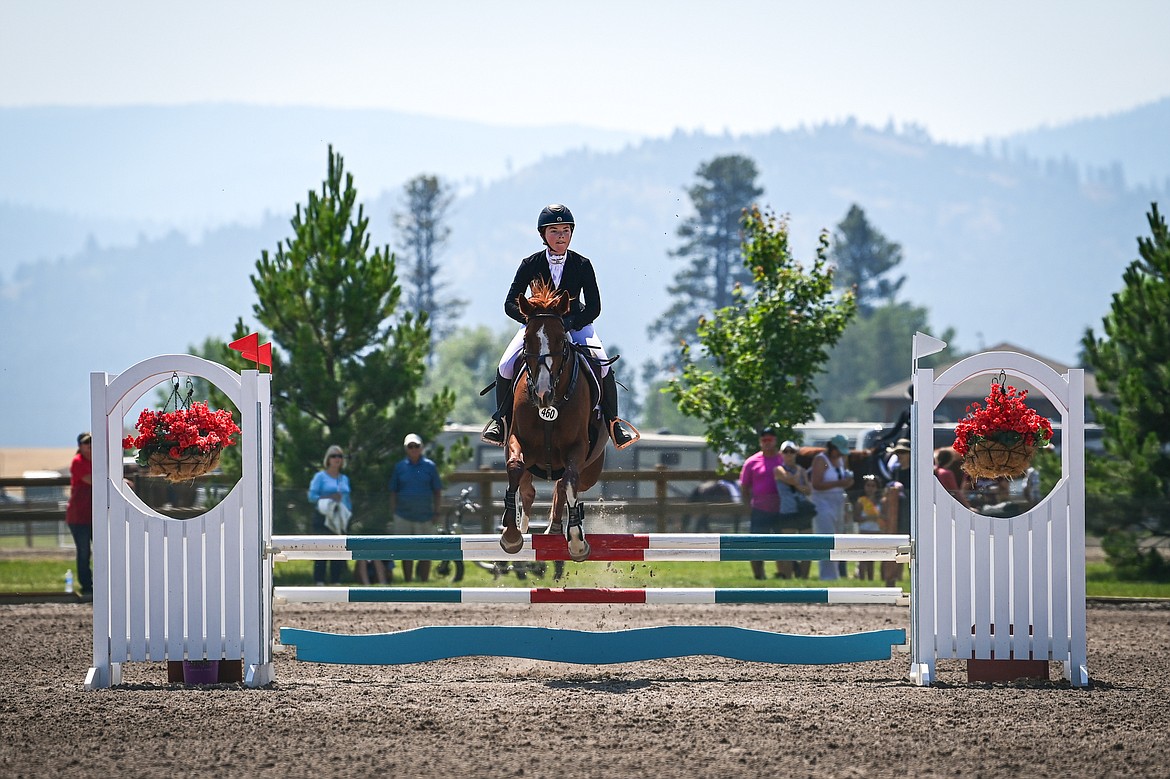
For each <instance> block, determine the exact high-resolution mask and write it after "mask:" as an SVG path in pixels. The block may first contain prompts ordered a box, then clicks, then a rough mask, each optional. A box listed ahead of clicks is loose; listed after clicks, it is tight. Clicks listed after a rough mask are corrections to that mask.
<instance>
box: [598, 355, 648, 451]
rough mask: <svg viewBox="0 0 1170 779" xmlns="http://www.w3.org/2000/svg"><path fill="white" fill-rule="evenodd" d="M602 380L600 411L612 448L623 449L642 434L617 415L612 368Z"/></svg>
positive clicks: (615, 387) (615, 388)
mask: <svg viewBox="0 0 1170 779" xmlns="http://www.w3.org/2000/svg"><path fill="white" fill-rule="evenodd" d="M603 381H604V384H605V388H604V391H603V392H602V393H601V394H602V398H601V413H602V414H603V415H604V416H605V426H606V428H607V429H608V430H609V437H610V438H611V439H612V440H613V446H614V448H615V449H625V448H626V447H627V446H629V445H630V444H632V443H634V442H635V441H637V440H638V439H639V438H641V437H642V434H641V433H639V432H638V431H637V429H636V428H635V427H634V426H633V425H631V424H630V423H629V422H627V421H626V420H624V419H622V418H620V417H619V416H618V399H617V379H615V378H614V375H613V371H612V370H611V371H609V372H608V373H606V374H605V379H604V380H603Z"/></svg>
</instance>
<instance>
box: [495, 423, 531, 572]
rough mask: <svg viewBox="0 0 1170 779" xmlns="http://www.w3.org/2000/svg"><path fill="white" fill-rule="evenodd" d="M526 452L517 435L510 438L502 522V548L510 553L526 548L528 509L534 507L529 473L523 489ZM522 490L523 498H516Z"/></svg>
mask: <svg viewBox="0 0 1170 779" xmlns="http://www.w3.org/2000/svg"><path fill="white" fill-rule="evenodd" d="M525 473H526V471H525V470H524V452H523V451H522V450H521V448H520V441H519V440H518V439H517V438H516V436H514V435H513V436H509V438H508V490H507V491H506V492H505V493H504V516H503V518H502V519H501V520H500V524H502V525H503V526H504V532H503V533H501V534H500V548H501V549H503V550H504V551H505V552H507V553H508V554H516V553H517V552H519V551H520V550H521V549H523V548H524V534H525V533H526V532H528V509H530V508H532V496H530V494H529V493H530V492H531V493H533V494H534V493H535V492H536V490H535V488H533V487H532V478H531V475H529V478H528V483H527V485H525V486H526V487H527V489H525V490H521V482H522V481H523V480H524V476H525ZM517 492H521V498H522V500H520V501H517V500H516V493H517Z"/></svg>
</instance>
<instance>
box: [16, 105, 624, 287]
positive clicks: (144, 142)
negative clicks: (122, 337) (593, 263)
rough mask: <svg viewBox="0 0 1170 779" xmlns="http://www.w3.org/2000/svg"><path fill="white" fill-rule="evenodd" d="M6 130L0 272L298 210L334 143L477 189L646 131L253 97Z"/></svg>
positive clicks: (392, 179)
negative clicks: (289, 104)
mask: <svg viewBox="0 0 1170 779" xmlns="http://www.w3.org/2000/svg"><path fill="white" fill-rule="evenodd" d="M0 138H3V139H4V143H2V144H0V275H6V274H7V273H8V272H10V271H11V270H12V269H13V268H15V266H16V265H17V264H19V263H21V262H29V261H33V260H38V259H44V258H55V257H57V256H59V255H60V254H61V253H63V252H65V251H69V252H76V251H80V250H81V248H82V247H83V245H84V242H85V240H86V238H87V237H88V236H93V238H94V240H95V241H96V242H97V243H98V244H100V245H103V246H108V245H111V244H119V245H120V244H125V243H126V238H127V235H129V236H130V237H131V238H133V237H135V236H137V234H138V233H139V232H142V233H144V234H145V235H148V236H157V235H160V234H162V233H163V232H165V229H170V228H178V229H181V230H183V231H185V232H188V233H194V234H196V235H197V234H198V233H199V232H200V231H201V230H203V229H209V228H215V227H218V226H220V225H223V224H225V223H233V222H234V223H238V222H246V223H251V224H256V223H257V222H259V221H260V219H261V218H262V217H263V215H264V214H265V212H269V211H270V212H273V213H286V212H291V210H292V204H294V203H297V202H303V201H304V200H305V192H306V190H307V189H309V188H311V187H316V186H319V184H320V181H321V179H322V178H324V176H323V175H322V171H323V169H324V165H325V157H326V149H327V147H328V145H329V144H330V143H332V144H333V145H334V147H336V148H337V149H338V150H339V151H341V152H342V153H343V154H344V155H345V158H346V162H347V164H348V165H350V167H351V169H352V170H354V171H356V172H358V173H359V175H360V179H361V181H362V182H363V183H364V191H365V192H366V193H368V194H376V193H378V192H382V191H385V190H389V189H394V188H398V187H400V186H401V184H402V183H403V182H405V181H406V180H407V179H409V178H411V177H412V176H415V175H417V174H419V173H423V172H427V173H436V174H439V175H441V176H444V177H446V178H448V179H451V180H452V181H455V182H458V183H460V184H461V185H465V186H472V185H474V184H476V183H477V182H484V181H489V180H492V179H494V178H498V177H501V176H505V175H508V174H509V173H511V172H512V171H513V170H515V169H518V168H520V167H523V166H525V165H529V164H531V163H533V162H535V161H537V160H539V159H541V158H542V157H544V156H547V155H551V154H558V153H560V152H563V151H565V150H566V149H572V148H577V147H582V146H588V147H590V148H594V149H619V148H621V147H622V146H624V145H626V144H627V143H630V142H632V141H635V140H637V137H636V136H634V135H632V134H629V133H619V132H611V131H606V130H597V129H593V128H586V127H575V126H545V127H531V126H530V127H498V126H492V125H485V124H478V123H474V122H463V121H456V120H452V119H435V118H430V117H422V116H412V115H409V114H402V113H398V112H394V111H384V110H370V109H354V110H341V109H317V108H280V107H260V106H243V105H192V106H178V107H159V106H152V107H146V106H130V107H122V108H0ZM12 209H15V210H12ZM46 212H52V213H53V215H55V216H57V217H59V218H60V220H61V224H60V227H61V229H60V230H59V231H55V230H53V229H51V228H50V226H49V225H48V224H41V225H38V226H37V229H28V230H24V229H19V228H20V227H21V226H22V223H24V222H25V221H26V219H28V218H29V217H30V216H32V217H33V218H35V219H37V221H40V222H42V223H44V222H46V220H44V219H42V218H41V217H45V216H48V214H47V213H46ZM160 226H161V227H162V228H163V229H160Z"/></svg>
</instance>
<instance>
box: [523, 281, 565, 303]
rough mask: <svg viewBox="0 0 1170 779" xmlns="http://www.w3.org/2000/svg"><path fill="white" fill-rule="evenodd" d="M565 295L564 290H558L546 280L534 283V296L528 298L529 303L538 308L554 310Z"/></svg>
mask: <svg viewBox="0 0 1170 779" xmlns="http://www.w3.org/2000/svg"><path fill="white" fill-rule="evenodd" d="M564 294H565V292H564V290H559V289H557V288H556V287H554V286H553V285H552V284H550V283H548V282H546V281H545V280H544V279H537V280H536V281H534V282H532V294H531V295H530V296H529V297H528V302H529V303H531V304H532V305H533V306H535V307H536V308H552V307H553V306H555V305H556V304H557V301H558V300H559V299H560V297H561V295H564Z"/></svg>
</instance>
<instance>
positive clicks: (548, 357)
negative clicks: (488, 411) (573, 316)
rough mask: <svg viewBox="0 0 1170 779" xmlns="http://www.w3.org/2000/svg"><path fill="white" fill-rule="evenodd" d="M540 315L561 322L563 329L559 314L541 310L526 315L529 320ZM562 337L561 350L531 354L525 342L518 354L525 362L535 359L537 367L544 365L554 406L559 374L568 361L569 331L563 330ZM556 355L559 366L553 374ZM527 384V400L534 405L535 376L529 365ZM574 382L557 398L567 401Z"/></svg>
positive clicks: (569, 352) (535, 403)
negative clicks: (559, 360)
mask: <svg viewBox="0 0 1170 779" xmlns="http://www.w3.org/2000/svg"><path fill="white" fill-rule="evenodd" d="M541 317H544V318H546V319H555V320H557V321H558V322H560V323H561V328H562V329H564V326H565V321H564V319H562V318H561V316H560V315H559V314H551V313H544V312H541V313H536V314H532V315H531V316H529V317H528V319H529V321H531V320H533V319H539V318H541ZM564 338H565V342H564V346H563V347H562V348H561V350H560V351H559V352H548V353H545V354H541V353H537V354H533V353H532V352H530V351H528V349H527V344H526V345H525V349H524V351H522V352H521V353H520V355H521V356H522V357H523V358H524V360H525V362H527V361H528V360H535V361H536V365H537V367H538V368H539V366H541V365H543V366H544V367H545V369H546V370H547V371H548V372H549V376H550V377H551V378H552V390H553V405H554V406H555V405H557V401H558V398H557V396H556V391H557V387H559V386H560V385H561V376H562V375H564V373H565V366H566V365H567V364H568V363H569V357H570V354H571V348H570V346H569V332H568V330H565V336H564ZM558 357H560V358H561V365H560V367H559V368H557V370H556V373H555V374H554V373H553V366H554V365H555V364H556V358H558ZM576 362H577V361H576V360H573V363H574V364H576ZM527 384H528V387H527V390H528V400H529V402H531V403H532V405H534V406H535V405H538V404H537V400H536V376H534V375H532V370H531V366H530V368H529V377H528V382H527ZM574 384H576V382H575V381H573V382H570V383H569V388H568V389H567V390H566V391H565V395H564V397H563V398H560V399H559V400H561V401H568V399H569V396H570V395H572V394H573V385H574Z"/></svg>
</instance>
